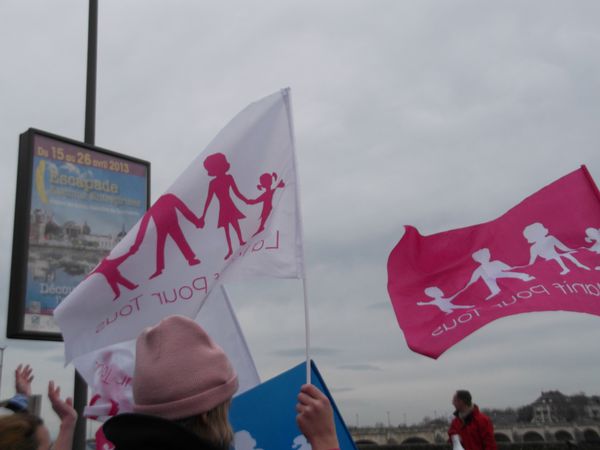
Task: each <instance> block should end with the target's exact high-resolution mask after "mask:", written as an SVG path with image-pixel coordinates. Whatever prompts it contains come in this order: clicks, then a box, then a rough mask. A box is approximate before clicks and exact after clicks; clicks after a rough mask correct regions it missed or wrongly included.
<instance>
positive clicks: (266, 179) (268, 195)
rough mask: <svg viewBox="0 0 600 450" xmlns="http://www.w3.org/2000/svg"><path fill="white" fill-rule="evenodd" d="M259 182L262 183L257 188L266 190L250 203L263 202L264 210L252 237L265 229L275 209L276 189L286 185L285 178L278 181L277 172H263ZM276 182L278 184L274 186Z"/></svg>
mask: <svg viewBox="0 0 600 450" xmlns="http://www.w3.org/2000/svg"><path fill="white" fill-rule="evenodd" d="M259 183H260V184H258V185H257V186H256V188H257V189H258V190H259V191H263V190H264V191H265V192H264V193H262V194H261V195H259V196H258V197H257V198H256V199H254V200H250V201H249V204H251V205H255V204H257V203H262V204H263V208H262V212H261V213H260V226H259V227H258V230H256V233H254V234H253V235H252V237H254V236H256V235H257V234H258V233H260V232H262V231H264V229H265V223H266V222H267V219H268V218H269V216H270V215H271V212H272V211H273V197H274V196H275V191H276V190H277V189H278V188H279V189H282V188H284V187H285V183H284V182H283V180H279V183H277V174H276V173H275V172H273V173H263V174H262V175H261V176H260V178H259ZM274 183H277V184H276V185H275V186H273V184H274Z"/></svg>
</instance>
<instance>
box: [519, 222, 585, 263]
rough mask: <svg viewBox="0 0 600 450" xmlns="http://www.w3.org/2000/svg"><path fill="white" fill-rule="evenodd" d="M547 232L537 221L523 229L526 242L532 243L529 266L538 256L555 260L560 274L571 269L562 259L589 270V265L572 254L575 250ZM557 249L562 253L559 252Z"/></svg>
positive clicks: (547, 259)
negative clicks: (582, 262)
mask: <svg viewBox="0 0 600 450" xmlns="http://www.w3.org/2000/svg"><path fill="white" fill-rule="evenodd" d="M548 233H549V231H548V229H547V228H546V227H545V226H544V225H542V224H541V223H539V222H536V223H532V224H531V225H527V226H526V227H525V229H524V230H523V236H525V239H527V242H529V243H530V244H532V245H531V248H530V250H529V252H530V255H531V256H530V259H529V265H530V266H531V265H532V264H533V263H534V262H535V260H536V259H537V258H538V256H539V257H541V258H542V259H545V260H546V261H555V262H556V263H557V264H558V265H559V266H560V268H561V269H562V271H561V272H560V274H561V275H566V274H567V273H569V272H570V271H571V270H570V269H569V268H568V267H567V266H566V264H565V262H564V260H563V259H566V260H568V261H570V262H571V263H573V264H574V265H576V266H577V267H579V268H580V269H585V270H590V268H589V267H587V266H585V265H583V264H581V263H580V262H579V261H577V259H575V257H574V256H573V255H572V253H577V251H576V250H573V249H571V248H569V247H567V246H566V245H565V244H563V243H562V242H561V241H559V240H558V239H557V238H555V237H554V236H549V235H548ZM559 250H560V251H562V252H563V253H559Z"/></svg>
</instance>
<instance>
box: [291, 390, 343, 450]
mask: <svg viewBox="0 0 600 450" xmlns="http://www.w3.org/2000/svg"><path fill="white" fill-rule="evenodd" d="M296 412H297V413H298V415H297V416H296V422H297V423H298V428H300V431H302V434H304V436H306V439H307V440H308V442H310V445H311V446H312V449H313V450H329V449H336V448H339V444H338V440H337V434H336V432H335V423H334V421H333V408H332V407H331V404H330V403H329V399H328V398H327V396H326V395H325V394H323V393H322V392H321V391H320V390H319V389H317V388H316V387H315V386H313V385H312V384H305V385H303V386H302V388H300V393H299V394H298V404H297V405H296Z"/></svg>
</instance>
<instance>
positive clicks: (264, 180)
mask: <svg viewBox="0 0 600 450" xmlns="http://www.w3.org/2000/svg"><path fill="white" fill-rule="evenodd" d="M273 179H275V181H277V175H276V174H275V173H273V174H271V173H263V174H262V175H261V176H260V178H259V179H258V181H259V182H260V184H259V185H258V186H256V187H257V188H258V189H260V190H263V189H264V190H269V189H271V187H272V185H273Z"/></svg>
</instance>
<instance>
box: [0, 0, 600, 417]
mask: <svg viewBox="0 0 600 450" xmlns="http://www.w3.org/2000/svg"><path fill="white" fill-rule="evenodd" d="M100 3H101V4H100V19H99V55H98V87H97V88H98V91H97V95H98V103H97V128H96V130H97V131H96V144H97V145H99V146H102V147H105V148H108V149H111V150H115V151H118V152H122V153H126V154H130V155H133V156H136V157H139V158H143V159H147V160H149V161H150V162H151V163H152V194H153V199H156V198H157V196H158V195H160V194H161V193H162V192H163V191H164V190H165V189H166V188H167V187H168V186H169V185H170V184H171V182H172V181H173V180H174V179H175V178H176V177H177V175H178V174H179V173H180V172H181V171H182V170H183V169H184V168H185V167H186V166H187V164H189V162H190V161H191V160H192V159H193V158H194V157H195V156H196V155H197V154H198V153H199V152H200V151H201V150H202V149H203V148H204V146H205V145H206V144H207V143H208V142H209V141H210V140H211V139H212V138H213V137H214V136H215V134H216V133H217V132H218V131H219V130H220V129H221V128H222V127H223V126H224V125H225V124H226V123H227V122H228V121H229V119H231V118H232V117H233V116H234V115H235V114H236V113H237V112H238V111H239V110H241V109H242V108H244V107H245V106H246V105H247V104H248V103H249V102H251V101H254V100H256V99H259V98H261V97H263V96H265V95H268V94H270V93H272V92H274V91H276V90H278V89H279V88H282V87H286V86H290V87H291V88H292V95H293V105H294V119H295V127H296V137H297V149H298V160H299V176H300V182H301V197H302V199H301V200H302V208H303V213H304V216H303V219H304V227H305V248H306V265H307V272H308V283H309V298H310V305H311V320H312V341H313V345H314V352H313V355H314V358H315V360H316V362H317V364H318V366H319V368H320V370H321V372H322V373H323V375H324V377H325V380H326V382H327V383H328V385H329V387H330V388H331V389H332V391H333V393H334V396H335V399H336V401H337V403H338V406H339V408H340V410H341V412H342V414H343V416H344V417H345V419H346V421H347V422H348V424H349V425H355V424H356V423H357V421H358V422H359V423H360V424H361V425H367V424H373V423H375V422H387V415H386V412H388V411H389V413H390V419H391V422H392V424H398V423H403V422H404V419H405V418H406V420H407V422H408V423H411V422H417V421H419V420H420V419H421V418H422V417H423V416H425V415H428V416H434V414H435V415H448V414H449V413H450V411H451V405H450V398H451V396H452V393H453V391H454V390H456V389H457V388H467V389H470V390H471V391H472V393H473V395H474V398H475V400H476V402H477V403H479V404H480V405H481V406H483V407H507V406H518V405H523V404H525V403H529V402H531V401H533V400H534V399H535V398H536V397H537V396H538V395H539V393H540V391H541V390H549V389H559V390H561V391H562V392H564V393H569V394H570V393H575V392H579V391H584V392H586V393H589V394H592V393H594V394H600V382H599V379H600V378H599V374H600V359H599V357H598V342H600V318H598V317H593V316H586V315H582V314H573V313H537V314H528V315H523V316H517V317H510V318H506V319H502V320H500V321H497V322H495V323H493V324H491V325H488V326H487V327H485V328H483V329H482V330H479V331H478V332H476V333H475V334H473V335H472V336H470V337H469V338H467V339H466V340H465V341H463V342H461V343H459V344H458V345H457V346H455V347H454V348H452V349H451V350H449V351H448V352H447V353H445V354H444V355H443V356H442V357H441V358H440V359H439V360H437V361H433V360H430V359H428V358H425V357H423V356H420V355H417V354H414V353H412V352H411V351H410V350H409V349H408V348H407V346H406V343H405V341H404V338H403V335H402V332H401V330H400V329H399V328H398V326H397V323H396V319H395V317H394V313H393V310H392V307H391V303H390V301H389V298H388V295H387V290H386V282H387V274H386V261H387V257H388V255H389V252H390V251H391V249H392V248H393V246H394V245H395V244H396V242H397V241H398V239H399V238H400V237H401V234H402V230H403V228H402V226H403V224H412V225H415V226H417V227H418V228H419V230H420V231H421V232H422V233H423V234H429V233H434V232H437V231H443V230H447V229H451V228H456V227H461V226H466V225H471V224H474V223H479V222H482V221H486V220H490V219H493V218H495V217H497V216H498V215H500V214H502V213H503V212H505V211H506V210H507V209H509V208H510V207H511V206H513V205H514V204H516V203H517V202H519V201H520V200H522V199H523V198H524V197H525V196H527V195H529V194H531V193H533V192H534V191H536V190H537V189H539V188H541V187H542V186H544V185H546V184H548V183H550V182H552V181H553V180H555V179H556V178H558V177H560V176H561V175H564V174H566V173H568V172H570V171H572V170H574V169H576V168H577V167H578V166H579V165H580V164H582V163H585V164H587V166H588V168H589V169H590V171H591V173H592V175H593V176H594V177H595V178H596V180H598V181H600V151H599V149H600V127H599V126H598V117H600V101H599V100H600V58H599V56H598V55H600V28H598V23H600V3H598V2H595V1H591V0H590V1H580V2H559V1H548V0H544V1H529V2H522V1H504V2H480V1H477V0H472V1H452V2H442V1H438V2H435V1H427V0H420V1H413V2H408V1H404V2H400V1H394V0H390V1H377V2H375V1H366V0H364V1H351V0H343V1H327V2H323V1H306V0H303V1H276V0H272V1H266V0H265V1H253V2H243V1H233V2H199V1H194V0H189V1H183V0H176V1H169V2H167V1H158V0H137V1H133V0H130V1H121V0H110V1H108V0H102V1H101V2H100ZM0 30H1V32H0V33H1V35H2V38H1V39H0V61H1V67H2V70H0V149H1V152H2V153H1V154H2V164H1V165H0V179H2V182H3V186H4V193H3V194H2V196H0V206H1V208H2V214H1V215H0V255H1V259H0V269H1V270H0V292H2V293H3V295H1V296H0V326H1V328H2V335H3V336H4V335H5V328H6V309H7V298H8V287H9V275H10V257H11V246H12V231H13V214H14V204H15V195H14V194H15V184H16V169H17V148H18V136H19V134H20V133H22V132H24V131H25V130H27V129H28V128H29V127H36V128H40V129H43V130H46V131H49V132H52V133H55V134H59V135H63V136H67V137H71V138H74V139H80V140H83V129H84V126H83V122H84V102H85V64H86V39H87V2H85V1H82V0H53V1H52V2H49V1H45V0H39V1H34V0H2V1H0ZM230 292H231V294H232V300H233V303H234V306H235V309H236V311H237V313H238V317H239V320H240V322H241V324H242V328H243V330H244V332H245V335H246V338H247V340H248V342H249V345H250V348H251V351H252V353H253V356H254V358H255V361H256V364H257V366H258V369H259V372H260V374H261V377H262V378H263V379H264V380H266V379H268V378H270V377H272V376H274V375H276V374H278V373H280V372H282V371H284V370H286V369H288V368H290V367H292V366H294V365H296V364H297V363H299V362H301V361H302V358H303V354H304V348H303V345H304V328H303V327H304V323H303V318H302V314H303V307H302V291H301V285H300V283H299V282H298V281H269V282H257V283H253V284H244V285H235V286H230ZM267 311H268V313H267ZM1 342H4V343H5V345H8V349H7V351H6V354H5V361H4V362H5V369H4V373H3V378H2V386H1V392H0V397H7V396H8V395H9V394H10V393H11V389H12V388H11V385H12V374H11V372H12V371H13V370H14V368H15V366H16V364H17V363H18V362H19V361H28V362H31V363H32V364H33V365H34V368H35V370H36V373H37V375H38V376H37V378H36V381H35V383H34V388H35V389H36V390H37V391H42V390H43V389H44V387H45V385H46V383H47V380H48V379H49V378H50V377H57V378H58V379H59V380H60V382H61V383H62V384H63V385H64V387H65V388H66V389H67V390H68V389H70V388H71V384H72V369H62V360H63V358H62V348H61V345H59V344H52V343H44V342H41V343H40V342H18V341H12V340H11V341H7V340H6V339H5V338H4V337H2V338H0V343H1Z"/></svg>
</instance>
